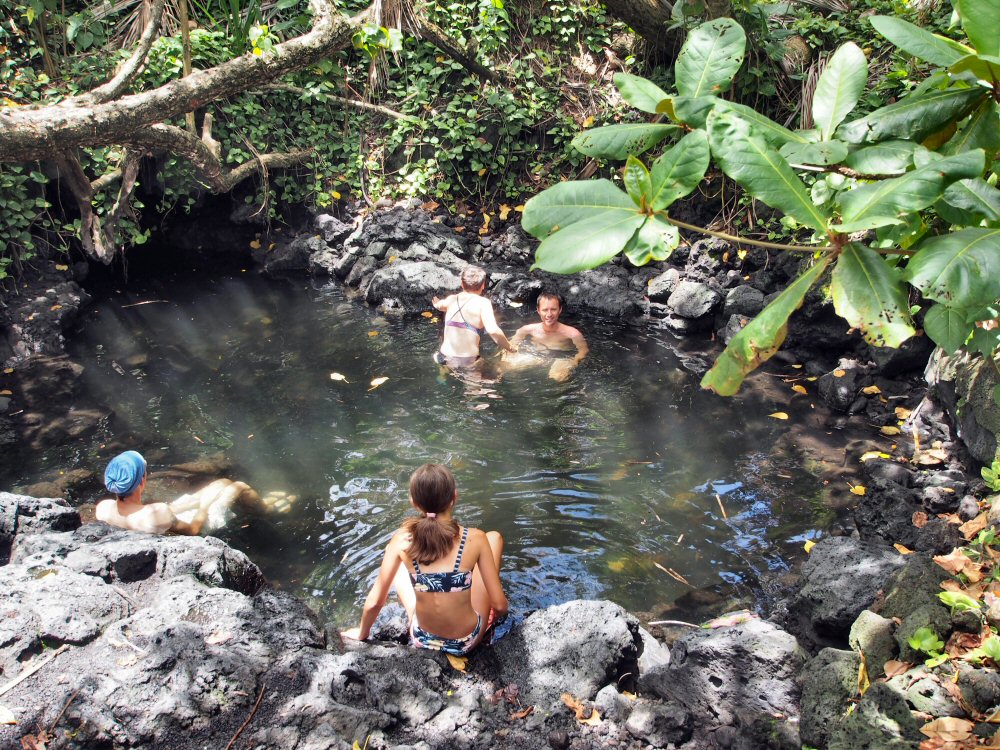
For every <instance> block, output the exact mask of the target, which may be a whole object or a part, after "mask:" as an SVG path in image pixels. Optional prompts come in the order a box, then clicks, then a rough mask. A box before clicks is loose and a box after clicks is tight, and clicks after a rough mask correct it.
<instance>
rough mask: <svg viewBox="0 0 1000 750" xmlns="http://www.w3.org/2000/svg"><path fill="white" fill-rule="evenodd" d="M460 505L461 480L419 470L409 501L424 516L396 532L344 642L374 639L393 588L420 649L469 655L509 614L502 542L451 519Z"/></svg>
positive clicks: (429, 468) (436, 469)
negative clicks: (502, 575) (358, 619)
mask: <svg viewBox="0 0 1000 750" xmlns="http://www.w3.org/2000/svg"><path fill="white" fill-rule="evenodd" d="M456 500H458V491H457V490H456V488H455V477H454V476H453V475H452V473H451V472H450V471H449V470H448V469H447V468H446V467H444V466H442V465H440V464H424V465H423V466H421V467H420V468H419V469H417V470H416V471H415V472H413V475H412V476H411V477H410V503H411V504H412V505H413V507H414V508H416V509H417V510H418V511H419V512H420V515H419V516H418V517H416V518H409V519H407V520H406V522H405V523H403V525H402V526H401V527H400V528H399V530H398V531H396V533H395V534H393V535H392V539H391V540H389V544H388V546H387V547H386V548H385V555H384V556H383V558H382V566H381V567H380V568H379V573H378V578H377V579H376V580H375V583H374V585H373V586H372V588H371V591H369V592H368V596H367V597H366V598H365V605H364V610H363V612H362V615H361V625H360V626H359V627H356V628H351V629H350V630H345V631H344V632H343V636H344V637H345V638H352V639H356V640H366V639H367V638H368V636H369V635H370V633H371V628H372V625H373V624H374V623H375V618H377V617H378V613H379V612H380V611H381V609H382V607H383V606H384V605H385V602H386V599H387V598H388V596H389V591H390V590H391V589H393V588H395V589H396V595H397V596H398V597H399V601H400V603H401V604H402V605H403V608H404V609H405V610H406V614H407V615H408V616H409V618H410V637H411V640H412V643H413V645H414V646H417V647H419V648H429V649H435V650H438V651H445V652H447V653H450V654H456V655H462V654H467V653H468V652H469V651H471V650H472V649H473V648H475V647H476V646H478V645H479V644H480V643H481V642H482V640H483V638H484V637H485V636H486V633H487V632H488V630H489V628H490V626H491V625H492V624H493V623H494V622H495V621H497V620H499V619H501V618H502V617H504V616H505V615H506V614H507V597H506V596H504V593H503V587H502V586H501V584H500V575H499V569H500V558H501V556H502V554H503V537H501V536H500V534H499V533H498V532H496V531H490V532H483V531H481V530H479V529H470V528H468V527H467V526H466V527H462V526H459V525H458V524H457V523H456V522H455V520H454V519H453V518H452V510H453V509H454V507H455V501H456Z"/></svg>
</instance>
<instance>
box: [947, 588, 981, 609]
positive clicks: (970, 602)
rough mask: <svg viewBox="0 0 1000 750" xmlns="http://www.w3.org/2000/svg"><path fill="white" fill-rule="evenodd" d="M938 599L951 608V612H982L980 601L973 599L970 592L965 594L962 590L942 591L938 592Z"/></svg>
mask: <svg viewBox="0 0 1000 750" xmlns="http://www.w3.org/2000/svg"><path fill="white" fill-rule="evenodd" d="M938 599H940V600H941V603H942V604H944V606H946V607H948V608H949V609H951V613H952V614H955V613H956V612H979V613H982V608H981V607H980V606H979V602H977V601H976V600H975V599H973V598H972V597H971V596H969V595H968V594H963V593H962V592H961V591H942V592H940V593H939V594H938Z"/></svg>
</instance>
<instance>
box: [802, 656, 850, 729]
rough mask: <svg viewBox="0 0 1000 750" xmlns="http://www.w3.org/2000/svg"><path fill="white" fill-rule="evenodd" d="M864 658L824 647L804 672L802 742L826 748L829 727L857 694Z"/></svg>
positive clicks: (843, 712) (842, 714)
mask: <svg viewBox="0 0 1000 750" xmlns="http://www.w3.org/2000/svg"><path fill="white" fill-rule="evenodd" d="M860 666H861V659H860V658H859V657H858V655H857V654H856V653H854V652H853V651H840V650H838V649H834V648H824V649H823V650H822V651H820V652H819V653H818V654H817V655H816V656H815V658H813V659H812V660H811V661H810V662H809V663H808V664H807V665H806V668H805V669H804V670H803V671H802V716H801V721H800V723H799V730H800V732H801V736H802V743H803V744H805V745H809V746H810V747H826V745H827V742H828V741H829V738H830V729H831V728H832V727H833V726H834V725H835V724H836V723H837V722H838V721H840V720H841V719H842V718H843V716H844V714H845V712H846V711H847V709H848V707H849V706H850V705H851V701H852V700H853V699H854V697H855V696H856V695H857V694H858V669H859V668H860Z"/></svg>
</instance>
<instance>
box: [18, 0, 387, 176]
mask: <svg viewBox="0 0 1000 750" xmlns="http://www.w3.org/2000/svg"><path fill="white" fill-rule="evenodd" d="M310 7H311V8H312V11H313V18H314V24H313V27H312V29H311V30H310V31H309V32H307V33H305V34H303V35H302V36H299V37H295V38H294V39H289V40H288V41H286V42H283V43H281V44H278V45H276V46H275V47H274V48H273V49H272V50H271V52H270V53H268V54H265V55H260V56H256V55H250V54H247V55H243V56H241V57H238V58H234V59H232V60H228V61H226V62H224V63H221V64H219V65H217V66H215V67H214V68H209V69H207V70H196V71H194V72H193V73H192V74H191V75H190V76H187V77H186V78H182V79H178V80H174V81H170V82H169V83H166V84H164V85H163V86H160V87H159V88H156V89H153V90H151V91H145V92H143V93H140V94H133V95H130V96H122V97H120V98H118V99H115V100H113V101H109V102H103V103H98V104H94V105H89V104H88V103H87V100H86V98H85V97H86V96H87V95H86V94H84V95H82V96H78V97H72V98H70V99H66V100H65V101H63V102H60V103H59V104H56V105H51V106H46V107H41V108H29V107H6V108H3V109H0V162H24V161H33V160H36V159H45V158H48V157H50V156H51V155H52V154H53V153H56V152H58V151H61V150H66V149H72V148H77V147H83V146H92V147H93V146H106V145H109V144H112V143H123V142H126V141H128V140H129V139H130V138H131V137H132V136H133V135H134V134H136V133H138V132H140V131H143V130H146V129H148V128H149V126H151V125H153V124H154V123H159V122H163V121H164V120H169V119H170V118H173V117H177V116H178V115H182V114H184V113H185V112H190V111H192V110H195V109H198V108H200V107H203V106H204V105H205V104H207V103H209V102H212V101H215V100H216V99H220V98H222V97H224V96H226V97H229V96H233V95H235V94H239V93H242V92H244V91H247V90H248V89H252V88H256V87H257V86H260V85H261V84H264V83H269V82H271V81H273V80H275V79H277V78H280V77H281V76H283V75H285V74H287V73H290V72H292V71H295V70H299V69H301V68H304V67H306V66H308V65H311V64H312V63H314V62H316V61H317V60H321V59H323V58H324V57H328V56H329V55H330V53H332V52H334V51H335V50H338V49H341V48H343V47H344V46H346V45H347V44H349V43H350V41H351V36H352V35H353V33H354V31H355V30H356V29H357V28H358V27H360V26H361V24H363V23H364V22H365V21H366V20H367V18H368V16H369V15H370V13H371V9H370V8H369V10H367V11H365V12H363V13H360V14H358V15H357V16H354V17H353V18H348V17H346V16H343V15H341V14H339V13H338V12H337V11H336V9H335V8H334V6H333V3H332V0H310Z"/></svg>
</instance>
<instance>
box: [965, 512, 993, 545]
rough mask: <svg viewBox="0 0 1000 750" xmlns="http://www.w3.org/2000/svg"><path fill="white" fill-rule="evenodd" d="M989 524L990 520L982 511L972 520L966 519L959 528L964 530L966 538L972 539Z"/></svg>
mask: <svg viewBox="0 0 1000 750" xmlns="http://www.w3.org/2000/svg"><path fill="white" fill-rule="evenodd" d="M988 524H989V520H988V519H987V518H986V513H980V514H979V515H978V516H976V517H975V518H973V519H972V520H970V521H966V522H965V523H963V524H962V525H961V526H959V527H958V530H959V531H961V532H962V536H964V537H965V538H966V539H972V537H974V536H975V535H976V534H978V533H979V532H980V531H982V530H983V529H985V528H986V526H987V525H988Z"/></svg>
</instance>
